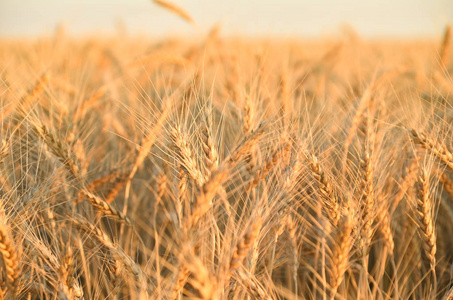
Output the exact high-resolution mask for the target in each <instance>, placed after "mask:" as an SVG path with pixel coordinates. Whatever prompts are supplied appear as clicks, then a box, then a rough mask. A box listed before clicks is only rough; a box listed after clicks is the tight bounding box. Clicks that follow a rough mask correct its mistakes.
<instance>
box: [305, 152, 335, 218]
mask: <svg viewBox="0 0 453 300" xmlns="http://www.w3.org/2000/svg"><path fill="white" fill-rule="evenodd" d="M310 158H311V159H310V161H309V166H310V170H311V174H312V176H313V178H314V179H315V180H316V183H317V185H318V189H319V193H320V195H321V199H322V203H323V204H324V208H325V210H326V212H327V215H328V216H329V219H330V221H331V222H332V224H333V225H334V226H335V225H336V224H337V223H338V219H339V218H340V209H339V205H338V202H337V200H336V199H335V196H334V193H333V189H332V185H331V184H330V181H329V180H328V179H327V177H326V175H325V174H324V172H323V171H322V169H321V165H320V164H319V161H318V158H317V157H316V156H315V155H314V154H312V155H311V156H310Z"/></svg>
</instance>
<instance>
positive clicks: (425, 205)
mask: <svg viewBox="0 0 453 300" xmlns="http://www.w3.org/2000/svg"><path fill="white" fill-rule="evenodd" d="M432 212H433V211H432V202H431V199H430V197H429V177H428V173H427V172H426V170H425V168H423V167H422V168H421V169H420V172H419V176H418V182H417V215H418V221H419V222H418V226H419V229H420V234H421V237H422V240H423V249H424V251H425V255H426V257H427V258H428V260H429V264H430V267H431V270H433V272H434V270H435V266H436V230H435V227H434V221H433V216H432Z"/></svg>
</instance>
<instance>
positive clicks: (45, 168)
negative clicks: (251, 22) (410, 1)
mask: <svg viewBox="0 0 453 300" xmlns="http://www.w3.org/2000/svg"><path fill="white" fill-rule="evenodd" d="M449 44H450V42H449V32H448V31H447V32H446V34H445V37H444V38H443V40H442V39H438V40H435V39H433V40H412V41H405V42H397V41H390V40H388V41H386V40H381V41H366V40H362V39H361V38H360V37H358V36H356V35H354V34H353V33H349V34H344V36H338V37H331V38H326V39H317V40H300V39H278V38H262V39H258V38H255V39H253V40H247V39H245V38H239V37H237V38H233V37H230V38H225V37H222V36H220V35H219V34H218V32H217V31H216V30H215V29H214V30H213V31H212V32H211V33H210V34H209V35H208V36H206V37H205V38H200V39H197V40H191V41H189V40H185V39H183V38H173V39H171V38H166V39H162V40H151V39H148V38H138V37H137V38H133V37H126V36H117V37H111V38H101V39H99V38H97V37H93V38H78V39H75V38H69V37H66V36H64V34H63V33H62V32H60V33H57V34H55V36H50V37H42V38H39V39H32V40H23V39H15V40H14V39H10V40H6V39H3V40H1V41H0V107H1V108H0V109H1V111H0V115H1V125H2V128H1V134H0V138H1V149H0V197H1V198H0V254H1V255H0V257H1V258H0V266H1V268H0V286H1V290H0V299H82V298H84V299H453V288H452V287H453V139H452V137H453V132H452V131H453V107H452V105H453V80H452V74H453V63H452V60H449V58H452V55H453V53H452V48H451V47H450V45H449Z"/></svg>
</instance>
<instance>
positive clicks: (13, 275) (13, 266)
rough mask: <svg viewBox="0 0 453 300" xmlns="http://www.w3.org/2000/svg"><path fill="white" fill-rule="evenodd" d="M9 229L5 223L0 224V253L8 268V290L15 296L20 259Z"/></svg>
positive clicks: (6, 268)
mask: <svg viewBox="0 0 453 300" xmlns="http://www.w3.org/2000/svg"><path fill="white" fill-rule="evenodd" d="M8 231H9V230H8V229H7V228H6V226H5V225H3V224H0V253H1V254H2V257H3V264H4V267H5V270H6V279H7V282H8V290H9V291H10V293H11V296H12V297H14V294H15V291H16V288H17V281H18V278H19V274H20V271H19V259H18V257H17V252H16V249H15V247H14V244H13V241H12V240H11V238H10V236H9V234H8Z"/></svg>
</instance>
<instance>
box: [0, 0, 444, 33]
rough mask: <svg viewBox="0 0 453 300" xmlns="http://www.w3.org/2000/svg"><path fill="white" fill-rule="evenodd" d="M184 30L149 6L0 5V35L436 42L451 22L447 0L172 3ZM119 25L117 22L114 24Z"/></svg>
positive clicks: (35, 1) (140, 1)
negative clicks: (212, 34) (352, 37)
mask: <svg viewBox="0 0 453 300" xmlns="http://www.w3.org/2000/svg"><path fill="white" fill-rule="evenodd" d="M172 2H173V3H174V4H177V5H178V6H180V7H183V8H184V9H185V10H186V11H187V12H188V13H189V14H190V15H191V16H192V17H193V18H194V19H195V21H196V24H195V25H190V24H187V23H185V22H184V21H182V20H180V19H179V18H178V17H177V16H175V15H173V14H171V13H169V12H168V11H166V10H164V9H163V8H161V7H159V6H157V5H156V4H154V3H153V2H152V0H0V35H1V36H8V37H17V36H36V35H42V34H52V32H53V31H54V30H55V28H56V27H57V25H58V24H61V23H62V24H64V25H65V28H66V30H67V32H68V33H70V34H74V35H82V34H86V33H98V32H101V33H114V32H115V30H116V29H117V28H119V26H118V24H120V23H121V24H123V28H126V30H127V32H129V33H131V34H134V33H140V34H142V33H146V34H149V35H151V36H158V37H162V36H164V35H168V34H184V35H197V34H200V33H205V32H206V31H208V30H209V28H211V27H212V26H213V25H214V24H216V23H220V24H221V28H222V32H223V33H226V34H247V35H255V34H259V35H278V36H281V35H285V36H294V35H297V36H309V37H312V36H319V35H325V34H335V33H337V32H339V28H340V26H341V25H342V24H349V25H351V26H352V27H353V28H354V29H355V30H356V31H357V32H358V33H359V34H360V35H362V36H365V37H385V36H387V37H388V36H390V37H417V36H439V35H441V34H442V31H443V29H444V27H445V24H447V23H450V24H452V23H453V0H305V1H302V0H172ZM119 20H121V22H119Z"/></svg>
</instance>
